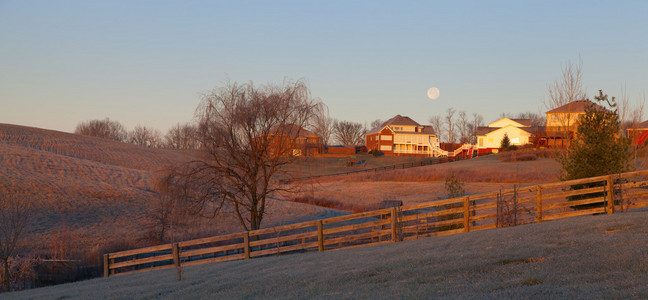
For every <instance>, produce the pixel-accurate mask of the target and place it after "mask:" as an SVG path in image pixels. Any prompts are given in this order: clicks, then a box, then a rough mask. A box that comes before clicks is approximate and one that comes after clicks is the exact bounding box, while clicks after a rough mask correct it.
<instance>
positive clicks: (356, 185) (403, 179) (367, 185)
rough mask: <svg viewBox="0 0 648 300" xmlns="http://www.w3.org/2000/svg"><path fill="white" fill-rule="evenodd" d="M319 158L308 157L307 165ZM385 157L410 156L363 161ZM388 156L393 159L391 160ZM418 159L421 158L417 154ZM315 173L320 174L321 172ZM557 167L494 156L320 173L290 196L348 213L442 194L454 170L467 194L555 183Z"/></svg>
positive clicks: (546, 161) (550, 160) (551, 161)
mask: <svg viewBox="0 0 648 300" xmlns="http://www.w3.org/2000/svg"><path fill="white" fill-rule="evenodd" d="M318 159H319V158H314V159H311V161H312V162H311V165H312V166H316V165H317V163H315V162H316V161H317V160H318ZM383 159H385V161H386V160H387V159H390V161H389V162H390V163H391V162H396V161H397V160H396V159H415V158H412V157H409V158H404V157H385V156H383V157H378V158H372V159H371V160H367V162H368V163H369V162H371V163H372V164H374V165H378V164H379V163H378V162H376V161H381V160H383ZM391 159H394V160H391ZM417 159H418V160H420V159H421V158H417ZM315 172H320V173H322V172H324V171H322V170H320V171H315ZM559 172H560V166H559V164H558V163H557V162H556V160H555V159H553V158H539V159H538V160H535V161H514V162H502V161H500V160H499V159H498V156H497V155H487V156H482V157H478V158H474V159H468V160H462V161H457V162H450V163H442V164H436V165H429V166H423V167H416V168H410V169H400V170H389V171H381V172H375V173H373V172H369V173H359V174H350V175H345V176H332V177H322V178H318V179H314V180H310V181H304V182H296V183H295V184H296V185H298V186H299V189H300V193H299V194H297V195H285V196H284V198H286V199H290V198H291V197H312V198H319V199H327V200H329V201H334V202H337V203H343V204H345V206H346V207H351V208H353V210H354V211H362V210H367V209H373V208H376V207H377V206H378V204H379V203H380V202H381V201H382V200H401V201H403V203H404V204H406V205H407V204H416V203H422V202H428V201H434V200H438V199H444V198H447V192H446V190H445V179H446V178H447V177H449V176H450V175H451V174H455V176H457V178H459V180H461V181H462V182H463V183H464V189H465V192H466V193H467V194H468V195H471V194H481V193H487V192H492V191H496V190H498V189H511V188H513V186H514V185H517V186H528V185H534V184H540V183H548V182H555V181H558V176H559Z"/></svg>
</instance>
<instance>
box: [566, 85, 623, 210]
mask: <svg viewBox="0 0 648 300" xmlns="http://www.w3.org/2000/svg"><path fill="white" fill-rule="evenodd" d="M594 99H596V101H597V102H598V103H599V104H602V105H594V103H592V104H591V105H589V106H587V107H586V108H585V115H584V116H582V117H581V118H580V119H579V120H578V131H577V133H576V137H575V139H574V140H572V144H571V148H569V149H568V150H567V152H566V153H564V155H562V156H560V157H558V162H559V163H560V164H561V165H562V174H561V179H562V180H572V179H580V178H587V177H595V176H602V175H608V174H616V173H621V172H625V171H628V170H629V169H630V164H629V156H630V140H629V139H628V138H626V137H624V136H622V135H621V134H620V121H619V115H618V111H617V108H616V100H615V99H614V97H612V99H611V100H608V95H607V94H603V91H601V90H599V95H598V96H596V97H594ZM606 104H607V106H608V107H609V108H610V109H607V108H605V107H604V106H603V105H606ZM611 109H614V110H611ZM604 185H605V181H600V182H592V183H586V184H577V185H572V186H571V188H572V189H573V190H578V189H585V188H592V187H597V186H604ZM609 192H610V191H607V193H609ZM605 195H606V192H597V193H589V194H584V195H578V196H571V197H568V199H569V200H570V201H576V200H581V199H589V198H596V197H603V196H605ZM602 205H603V204H602V203H593V204H585V205H576V206H573V208H575V209H591V208H596V207H601V206H602Z"/></svg>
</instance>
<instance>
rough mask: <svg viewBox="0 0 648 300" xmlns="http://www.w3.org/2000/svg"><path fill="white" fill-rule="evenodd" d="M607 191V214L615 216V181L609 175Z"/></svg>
mask: <svg viewBox="0 0 648 300" xmlns="http://www.w3.org/2000/svg"><path fill="white" fill-rule="evenodd" d="M607 190H608V194H607V195H606V197H607V202H608V203H607V206H608V207H607V213H608V214H613V213H614V179H613V178H612V175H609V176H608V178H607Z"/></svg>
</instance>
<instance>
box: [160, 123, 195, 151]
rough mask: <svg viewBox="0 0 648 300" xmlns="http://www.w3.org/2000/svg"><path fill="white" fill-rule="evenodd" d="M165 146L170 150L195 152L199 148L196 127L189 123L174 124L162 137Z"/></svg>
mask: <svg viewBox="0 0 648 300" xmlns="http://www.w3.org/2000/svg"><path fill="white" fill-rule="evenodd" d="M164 140H165V145H166V147H167V148H170V149H184V150H195V149H198V148H200V142H199V139H198V127H196V126H194V125H191V124H189V123H185V124H180V123H178V124H176V125H175V126H173V127H171V128H170V129H169V131H168V132H167V134H166V135H165V136H164Z"/></svg>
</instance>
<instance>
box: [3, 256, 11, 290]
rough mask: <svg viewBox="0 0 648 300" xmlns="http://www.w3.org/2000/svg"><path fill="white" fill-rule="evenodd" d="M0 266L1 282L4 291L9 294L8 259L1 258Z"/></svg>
mask: <svg viewBox="0 0 648 300" xmlns="http://www.w3.org/2000/svg"><path fill="white" fill-rule="evenodd" d="M2 265H3V274H2V281H3V283H4V284H3V285H4V289H5V291H7V292H9V289H10V288H11V287H10V284H11V281H10V279H9V257H3V258H2Z"/></svg>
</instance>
